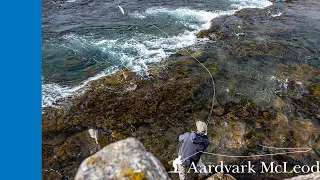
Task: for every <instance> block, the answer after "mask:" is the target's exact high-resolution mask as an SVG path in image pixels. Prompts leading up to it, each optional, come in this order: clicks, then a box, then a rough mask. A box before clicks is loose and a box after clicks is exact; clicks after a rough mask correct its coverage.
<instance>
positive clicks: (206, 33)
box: [196, 30, 209, 38]
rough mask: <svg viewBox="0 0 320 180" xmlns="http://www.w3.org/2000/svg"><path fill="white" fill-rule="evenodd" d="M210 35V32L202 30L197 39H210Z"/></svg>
mask: <svg viewBox="0 0 320 180" xmlns="http://www.w3.org/2000/svg"><path fill="white" fill-rule="evenodd" d="M208 34H209V31H208V30H200V31H199V32H198V33H197V35H196V36H197V38H205V37H208Z"/></svg>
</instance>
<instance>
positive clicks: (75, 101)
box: [42, 1, 320, 179]
mask: <svg viewBox="0 0 320 180" xmlns="http://www.w3.org/2000/svg"><path fill="white" fill-rule="evenodd" d="M277 12H282V13H283V14H282V15H281V16H275V14H276V13H277ZM319 12H320V11H319V5H315V4H313V2H312V1H293V2H290V3H283V2H279V3H275V5H274V6H271V7H268V8H266V9H244V10H241V11H238V12H236V14H235V15H234V16H224V17H220V18H217V19H214V20H212V25H211V28H210V29H209V30H204V31H202V32H200V33H198V37H205V38H208V39H211V41H208V42H206V43H203V44H202V45H199V46H198V47H197V48H196V49H192V48H190V49H188V52H189V53H190V54H193V55H194V56H197V57H198V58H199V60H201V62H203V64H204V65H205V66H206V67H207V68H208V69H209V70H210V72H211V73H212V74H213V76H214V79H215V85H216V86H215V88H216V93H217V94H216V99H215V103H214V104H215V106H214V111H213V117H212V118H211V119H210V120H209V121H208V122H209V126H208V131H209V132H208V136H209V139H210V140H211V145H210V146H209V148H208V149H207V151H208V152H212V153H219V154H227V155H253V154H262V155H263V154H269V153H277V152H280V153H284V152H287V151H288V150H275V149H268V148H267V149H266V148H261V145H264V146H270V147H279V148H296V147H310V148H312V151H310V152H307V153H294V154H291V155H277V156H270V157H269V156H267V157H255V158H253V157H252V158H227V157H219V156H209V155H203V156H202V157H203V161H204V163H205V164H217V163H219V162H220V161H224V163H225V164H246V162H247V161H249V160H250V161H252V163H253V164H255V165H257V167H259V164H260V162H261V161H264V162H266V163H270V162H275V163H277V164H281V163H283V162H288V166H289V167H292V166H293V165H296V164H299V165H305V164H307V165H313V164H315V161H319V160H320V156H319V154H320V131H319V130H320V127H319V122H320V75H319V71H320V70H319V67H320V64H319V57H320V52H319V49H320V39H319V37H320V23H319V19H318V17H320V16H316V15H318V13H319ZM189 53H187V52H185V50H181V51H180V52H178V53H177V54H175V55H172V56H171V57H170V58H169V60H167V61H165V62H162V63H160V64H157V65H154V66H152V67H151V68H150V70H149V73H148V75H146V76H139V75H137V74H135V73H132V72H130V71H129V70H127V69H124V70H122V71H120V72H117V73H115V74H112V75H109V76H106V77H103V78H100V79H98V80H96V81H93V82H91V83H90V84H89V85H88V86H87V87H86V89H85V90H84V92H83V93H82V94H79V95H75V96H74V97H72V98H68V99H66V100H62V101H60V102H58V103H57V104H58V105H59V104H60V106H61V108H54V107H47V108H43V115H42V117H43V179H56V178H57V177H60V176H62V175H67V176H69V177H70V178H71V179H72V178H73V177H74V176H75V172H76V169H77V168H78V166H79V164H80V162H81V161H83V160H84V159H85V158H86V157H88V156H90V155H92V154H93V153H95V152H97V151H98V150H99V149H100V148H101V147H103V146H105V145H107V144H110V143H113V142H115V141H118V140H121V139H125V138H127V137H135V138H137V139H138V140H139V141H141V142H142V143H143V145H144V146H145V148H146V150H147V151H148V152H151V153H152V154H154V156H155V157H157V158H158V159H159V160H160V162H161V163H162V164H163V165H164V167H165V168H166V170H172V164H170V163H168V162H169V161H171V160H172V159H174V158H176V156H177V152H178V148H179V146H178V142H177V141H178V140H177V138H178V135H179V134H180V133H182V132H185V131H190V130H192V129H194V128H195V125H194V124H195V122H196V121H197V120H198V119H200V120H206V119H207V117H208V113H209V111H210V108H211V103H212V102H211V100H212V95H213V87H212V84H211V81H210V76H209V75H208V73H207V72H206V71H205V70H204V69H203V67H202V66H201V65H200V64H199V63H197V62H196V61H195V60H193V59H192V58H191V57H190V56H189ZM90 128H93V129H96V130H98V132H99V140H98V144H97V143H96V142H95V140H94V139H93V138H91V137H90V135H89V134H88V131H87V130H88V129H90ZM50 169H53V170H55V171H53V170H50ZM57 172H59V173H57ZM231 175H232V176H234V177H235V178H236V179H263V178H264V179H284V178H290V177H291V176H296V175H297V174H231ZM170 176H171V178H172V179H177V178H178V176H176V174H170Z"/></svg>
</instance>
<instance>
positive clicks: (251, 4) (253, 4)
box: [230, 0, 273, 10]
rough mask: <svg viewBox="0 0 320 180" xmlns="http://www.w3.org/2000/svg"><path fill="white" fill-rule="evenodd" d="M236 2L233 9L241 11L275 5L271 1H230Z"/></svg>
mask: <svg viewBox="0 0 320 180" xmlns="http://www.w3.org/2000/svg"><path fill="white" fill-rule="evenodd" d="M230 1H231V2H234V4H232V5H231V7H233V8H235V9H237V10H240V9H243V8H260V9H263V8H266V7H268V6H271V5H272V4H273V3H272V2H271V1H269V0H230Z"/></svg>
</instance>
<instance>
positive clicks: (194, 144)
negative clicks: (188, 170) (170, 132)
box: [178, 132, 210, 166]
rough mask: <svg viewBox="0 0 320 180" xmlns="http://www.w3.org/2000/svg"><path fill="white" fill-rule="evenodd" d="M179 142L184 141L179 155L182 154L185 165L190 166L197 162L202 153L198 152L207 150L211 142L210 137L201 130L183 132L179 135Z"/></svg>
mask: <svg viewBox="0 0 320 180" xmlns="http://www.w3.org/2000/svg"><path fill="white" fill-rule="evenodd" d="M179 142H180V143H182V145H181V147H180V149H179V153H178V155H179V156H182V157H181V161H182V164H183V165H184V166H190V165H191V163H192V162H194V163H195V164H197V163H198V162H199V160H200V156H201V154H202V153H197V152H199V151H204V150H206V149H207V147H208V146H209V144H210V142H209V140H208V137H207V136H206V135H203V134H200V133H199V132H186V133H184V134H181V135H180V136H179ZM195 153H197V154H195ZM193 154H195V155H193ZM191 155H192V156H191ZM189 156H191V157H189ZM188 157H189V158H188Z"/></svg>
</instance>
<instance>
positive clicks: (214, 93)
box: [118, 6, 216, 125]
mask: <svg viewBox="0 0 320 180" xmlns="http://www.w3.org/2000/svg"><path fill="white" fill-rule="evenodd" d="M118 8H119V9H120V11H121V13H122V15H124V10H123V8H122V7H121V6H118ZM151 25H152V26H153V27H155V28H156V29H158V30H159V31H160V32H162V33H163V34H165V35H166V36H167V37H168V38H170V36H169V34H168V33H166V32H165V31H164V30H162V29H161V28H159V27H158V26H156V25H154V24H151ZM182 50H183V51H185V52H187V53H188V55H189V56H190V57H192V58H193V59H194V60H196V61H197V62H198V63H199V64H200V65H201V66H202V67H203V68H204V69H205V70H206V71H207V72H208V74H209V75H210V77H211V81H212V88H213V95H212V103H211V109H210V112H209V115H208V118H207V121H206V124H207V125H209V121H210V119H211V117H212V112H213V107H214V101H215V97H216V88H215V82H214V78H213V76H212V73H211V72H210V71H209V69H208V68H207V67H206V66H205V65H204V64H203V63H201V62H200V61H199V60H198V59H197V58H196V57H194V56H193V55H192V54H191V53H190V52H189V51H188V50H186V49H185V48H182Z"/></svg>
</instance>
